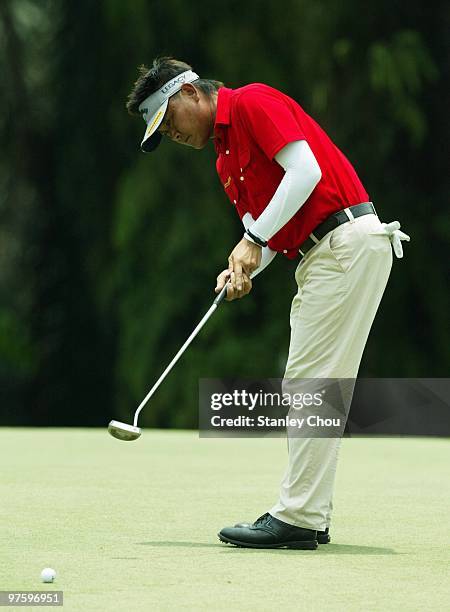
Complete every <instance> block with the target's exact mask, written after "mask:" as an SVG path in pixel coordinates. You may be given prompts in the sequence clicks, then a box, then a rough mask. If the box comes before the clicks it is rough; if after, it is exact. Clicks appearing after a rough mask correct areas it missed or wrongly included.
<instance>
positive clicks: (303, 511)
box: [269, 214, 392, 530]
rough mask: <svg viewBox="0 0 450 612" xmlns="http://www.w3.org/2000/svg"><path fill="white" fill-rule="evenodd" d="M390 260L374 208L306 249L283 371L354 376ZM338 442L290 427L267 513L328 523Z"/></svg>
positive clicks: (306, 523)
mask: <svg viewBox="0 0 450 612" xmlns="http://www.w3.org/2000/svg"><path fill="white" fill-rule="evenodd" d="M391 266H392V250H391V244H390V241H389V238H388V236H387V235H386V234H385V233H384V230H383V228H382V226H381V223H380V221H379V219H378V217H377V216H376V215H373V214H370V215H364V216H363V217H358V218H357V219H354V220H353V221H349V222H348V223H345V224H343V225H340V226H339V227H337V228H336V229H335V230H334V231H332V232H330V233H329V234H327V235H326V236H325V237H324V238H323V239H322V240H321V241H320V242H319V244H317V245H316V246H315V247H314V248H313V249H311V251H309V252H308V253H307V254H306V256H305V257H304V258H303V259H302V260H301V262H300V264H299V266H298V268H297V270H296V272H295V279H296V281H297V285H298V293H297V294H296V295H295V297H294V299H293V302H292V308H291V319H290V323H291V341H290V346H289V356H288V361H287V365H286V372H285V379H302V378H309V379H317V378H324V379H329V378H353V379H355V378H356V377H357V374H358V369H359V365H360V362H361V357H362V354H363V351H364V347H365V344H366V341H367V337H368V335H369V332H370V328H371V326H372V323H373V320H374V318H375V314H376V312H377V309H378V306H379V304H380V301H381V298H382V295H383V292H384V289H385V287H386V284H387V280H388V278H389V273H390V270H391ZM348 409H349V406H348ZM340 442H341V439H340V438H301V437H292V436H290V435H289V434H288V455H289V460H288V467H287V470H286V473H285V475H284V478H283V480H282V483H281V488H280V497H279V500H278V503H276V504H275V506H274V507H273V508H272V509H271V510H269V512H270V514H271V515H272V516H274V517H276V518H278V519H280V520H281V521H284V522H285V523H289V524H291V525H296V526H298V527H304V528H309V529H317V530H323V529H325V528H326V527H328V526H329V524H330V519H331V512H332V495H333V487H334V479H335V473H336V465H337V458H338V451H339V446H340Z"/></svg>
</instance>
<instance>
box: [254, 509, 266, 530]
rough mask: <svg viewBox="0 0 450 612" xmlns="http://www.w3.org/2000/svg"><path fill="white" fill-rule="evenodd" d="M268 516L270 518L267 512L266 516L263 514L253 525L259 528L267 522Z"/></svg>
mask: <svg viewBox="0 0 450 612" xmlns="http://www.w3.org/2000/svg"><path fill="white" fill-rule="evenodd" d="M268 516H269V513H268V512H266V513H265V514H263V515H262V516H260V517H259V518H257V519H256V521H255V522H254V523H253V526H254V527H258V526H259V525H261V524H262V523H265V522H266V521H267V517H268Z"/></svg>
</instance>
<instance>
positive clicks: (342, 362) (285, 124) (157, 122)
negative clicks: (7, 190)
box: [127, 57, 409, 549]
mask: <svg viewBox="0 0 450 612" xmlns="http://www.w3.org/2000/svg"><path fill="white" fill-rule="evenodd" d="M127 108H128V110H129V112H130V113H132V114H138V113H140V114H141V115H142V116H143V118H144V120H145V122H146V124H147V129H146V131H145V134H144V138H143V141H142V144H141V148H142V149H143V150H144V151H146V152H150V151H153V150H155V149H156V147H157V146H158V144H159V142H160V140H161V138H162V136H168V137H169V138H170V139H172V140H173V141H175V142H178V143H179V144H184V145H186V146H190V147H192V148H195V149H202V148H203V147H205V146H206V145H207V144H208V141H209V140H210V139H214V146H215V149H216V153H217V164H216V165H217V172H218V174H219V178H220V180H221V182H222V185H223V188H224V190H225V193H226V195H227V196H228V198H229V199H230V201H231V203H232V204H233V206H234V207H235V208H236V211H237V213H238V214H239V216H240V218H241V220H242V222H243V226H244V228H243V229H244V235H243V237H242V239H241V240H240V241H239V242H238V244H237V245H236V246H235V247H234V249H233V250H232V251H231V253H230V256H229V259H228V266H227V267H226V268H225V269H224V270H223V271H222V272H221V273H220V274H219V275H218V278H217V286H216V289H215V290H216V292H219V291H220V290H221V289H222V288H223V287H224V285H225V283H227V282H228V288H227V299H228V300H233V299H236V298H241V297H243V296H244V295H246V294H248V293H249V292H250V290H251V287H252V278H254V277H255V276H256V274H258V273H260V272H261V271H262V270H263V269H264V267H266V266H267V265H268V264H269V263H270V262H271V261H272V259H273V258H274V257H275V255H276V254H277V253H281V254H283V255H284V256H286V257H288V258H289V259H294V258H299V259H300V262H299V265H298V267H297V270H296V274H295V278H296V281H297V285H298V293H297V294H296V296H295V297H294V300H293V303H292V308H291V317H290V322H291V339H290V346H289V356H288V361H287V365H286V371H285V375H284V380H285V381H286V382H287V383H288V382H289V381H291V380H306V379H309V380H316V379H320V380H328V379H339V380H346V379H350V380H352V379H353V380H354V379H355V378H356V376H357V373H358V368H359V364H360V361H361V357H362V353H363V350H364V346H365V344H366V340H367V337H368V334H369V331H370V327H371V325H372V322H373V319H374V317H375V314H376V311H377V309H378V305H379V303H380V300H381V297H382V295H383V292H384V289H385V287H386V283H387V280H388V277H389V273H390V269H391V264H392V253H391V243H392V245H393V246H394V251H395V253H396V254H397V256H398V257H401V256H402V246H401V240H408V239H409V237H408V236H406V234H403V233H402V232H400V230H399V227H400V225H399V223H398V222H393V223H390V224H387V225H386V224H382V223H381V222H380V221H379V219H378V217H377V215H376V212H375V208H374V206H373V204H372V203H371V202H370V201H369V196H368V194H367V192H366V190H365V189H364V187H363V185H362V183H361V181H360V180H359V178H358V176H357V174H356V172H355V170H354V168H353V166H352V165H351V164H350V162H349V161H348V159H347V158H346V157H345V155H344V154H343V153H342V152H341V151H340V150H339V149H338V148H337V147H336V146H335V145H334V143H333V142H332V141H331V140H330V138H329V137H328V136H327V135H326V134H325V132H324V131H323V130H322V129H321V127H320V126H319V125H318V124H317V123H316V122H315V121H314V120H313V119H312V118H311V117H310V116H309V115H308V114H307V113H305V111H304V110H303V109H302V108H301V106H300V105H299V104H298V103H297V102H295V101H294V100H293V99H292V98H290V97H288V96H287V95H285V94H283V93H282V92H280V91H278V90H276V89H273V88H272V87H269V86H267V85H263V84H261V83H253V84H250V85H246V86H245V87H241V88H239V89H235V90H232V89H228V88H226V87H224V85H223V83H221V82H219V81H213V80H206V79H201V78H200V77H199V76H198V75H197V74H196V73H195V72H193V71H192V69H191V66H189V65H188V64H186V63H184V62H180V61H178V60H175V59H173V58H164V57H163V58H158V59H156V60H155V61H154V63H153V66H152V68H151V69H150V70H148V69H147V68H145V67H143V68H142V69H141V74H140V76H139V78H138V80H137V81H136V83H135V85H134V88H133V90H132V92H131V94H130V96H129V98H128V104H127ZM348 408H349V404H348V406H347V410H348ZM288 436H289V437H288V448H289V463H288V468H287V471H286V475H285V477H284V478H283V481H282V483H281V487H280V496H279V500H278V501H277V503H276V504H275V505H274V506H273V507H272V508H271V509H270V510H269V512H266V513H265V514H263V515H262V516H261V517H260V518H259V519H257V520H256V521H255V523H253V524H248V523H239V524H237V525H235V526H234V527H226V528H224V529H222V531H221V532H220V533H219V538H220V540H221V541H223V542H227V543H231V544H235V545H238V546H246V547H252V548H300V549H315V548H317V544H318V543H324V544H325V543H327V542H329V541H330V537H329V525H330V520H331V511H332V494H333V486H334V475H335V471H336V464H337V455H338V450H339V445H340V437H308V438H304V437H296V436H295V435H289V431H288Z"/></svg>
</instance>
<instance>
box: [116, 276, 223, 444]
mask: <svg viewBox="0 0 450 612" xmlns="http://www.w3.org/2000/svg"><path fill="white" fill-rule="evenodd" d="M227 287H228V283H226V284H225V286H224V287H223V289H222V291H221V292H220V293H219V295H218V296H217V297H216V299H215V300H214V302H213V303H212V305H211V307H210V308H209V310H208V312H207V313H206V314H205V316H204V317H203V318H202V320H201V321H200V323H199V324H198V325H197V327H196V328H195V329H194V331H193V332H192V334H191V335H190V336H189V338H188V339H187V340H186V342H185V343H184V344H183V346H182V347H181V348H180V350H179V351H178V353H177V354H176V355H175V357H174V358H173V359H172V361H171V362H170V363H169V365H168V366H167V368H166V369H165V370H164V372H163V373H162V374H161V376H160V377H159V378H158V380H157V381H156V383H155V384H154V385H153V387H152V388H151V389H150V391H149V392H148V393H147V395H146V396H145V397H144V399H143V400H142V402H141V403H140V404H139V406H138V408H137V410H136V412H135V413H134V421H133V425H128V424H127V423H121V422H120V421H111V422H110V423H109V425H108V431H109V433H110V434H111V435H112V436H113V437H114V438H117V439H118V440H123V441H126V442H130V441H132V440H137V439H138V438H139V437H140V435H141V433H142V431H141V428H140V427H138V426H137V423H138V418H139V413H140V412H141V410H142V408H143V407H144V406H145V404H146V403H147V402H148V400H149V399H150V398H151V397H152V395H153V394H154V392H155V391H156V389H157V388H158V387H159V385H160V384H161V383H162V381H163V380H164V379H165V377H166V376H167V374H168V373H169V372H170V370H171V369H172V368H173V366H174V365H175V364H176V362H177V361H178V359H179V358H180V357H181V355H182V354H183V353H184V351H185V350H186V349H187V347H188V346H189V345H190V343H191V342H192V340H193V339H194V338H195V336H196V335H197V334H198V332H199V331H200V330H201V329H202V327H203V326H204V325H205V323H206V321H207V320H208V319H209V318H210V316H211V315H212V314H213V312H214V311H215V310H216V309H217V307H218V306H219V304H220V303H221V302H222V301H223V299H224V298H225V296H226V294H227Z"/></svg>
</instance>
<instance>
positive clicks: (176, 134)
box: [170, 130, 181, 142]
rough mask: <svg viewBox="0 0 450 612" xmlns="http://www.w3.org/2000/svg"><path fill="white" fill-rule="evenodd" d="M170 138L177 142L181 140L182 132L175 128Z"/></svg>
mask: <svg viewBox="0 0 450 612" xmlns="http://www.w3.org/2000/svg"><path fill="white" fill-rule="evenodd" d="M170 138H171V140H174V141H175V142H180V140H181V134H180V133H179V132H177V131H176V130H173V131H171V132H170Z"/></svg>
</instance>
